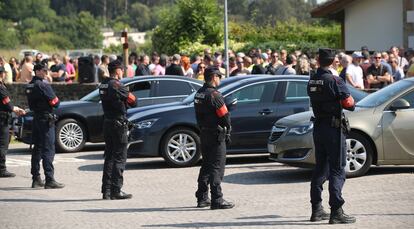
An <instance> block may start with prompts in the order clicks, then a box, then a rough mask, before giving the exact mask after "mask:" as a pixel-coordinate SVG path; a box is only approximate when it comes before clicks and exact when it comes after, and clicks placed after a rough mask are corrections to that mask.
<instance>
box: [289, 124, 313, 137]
mask: <svg viewBox="0 0 414 229" xmlns="http://www.w3.org/2000/svg"><path fill="white" fill-rule="evenodd" d="M312 130H313V122H311V123H310V124H308V125H302V126H295V127H292V128H290V129H289V131H288V133H287V135H304V134H307V133H309V132H310V131H312Z"/></svg>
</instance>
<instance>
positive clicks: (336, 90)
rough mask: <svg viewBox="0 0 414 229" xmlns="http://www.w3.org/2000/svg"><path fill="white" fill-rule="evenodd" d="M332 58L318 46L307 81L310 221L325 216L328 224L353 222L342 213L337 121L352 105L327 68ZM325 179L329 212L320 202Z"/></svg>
mask: <svg viewBox="0 0 414 229" xmlns="http://www.w3.org/2000/svg"><path fill="white" fill-rule="evenodd" d="M334 58H335V52H334V50H331V49H319V64H320V67H319V68H318V70H317V72H316V74H315V75H313V76H311V78H310V80H309V83H308V95H309V97H310V101H311V105H312V109H313V114H314V118H313V121H314V129H313V141H314V144H315V158H316V166H315V169H314V171H313V176H312V181H311V191H310V195H311V203H312V216H311V218H310V221H313V222H315V221H321V220H327V219H329V223H330V224H337V223H354V222H355V221H356V220H355V217H352V216H348V215H346V214H345V213H344V211H343V210H342V205H343V204H344V202H345V201H344V199H343V198H342V193H341V191H342V187H343V185H344V182H345V169H344V168H345V165H346V154H345V152H346V146H345V135H344V128H343V125H341V124H342V123H344V122H342V121H344V120H343V119H342V118H343V117H344V116H343V113H342V111H343V109H346V110H351V111H353V110H354V109H355V106H354V99H353V98H352V96H351V95H350V93H349V91H348V89H347V87H346V85H345V82H344V81H343V80H342V79H341V78H339V77H337V76H334V75H332V73H331V72H330V71H329V66H330V65H331V64H332V62H333V60H334ZM326 180H329V205H330V207H331V214H330V215H329V214H328V213H326V212H325V211H324V209H323V207H322V204H321V203H322V185H323V183H324V182H325V181H326Z"/></svg>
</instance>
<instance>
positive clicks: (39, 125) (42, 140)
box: [31, 114, 55, 182]
mask: <svg viewBox="0 0 414 229" xmlns="http://www.w3.org/2000/svg"><path fill="white" fill-rule="evenodd" d="M32 138H33V144H34V147H33V150H32V169H31V173H32V179H35V178H36V177H38V176H40V160H42V165H43V170H44V172H45V177H46V182H48V181H54V171H55V168H54V167H53V160H54V158H55V123H54V120H51V119H50V117H49V116H48V115H47V114H40V115H38V114H35V115H34V118H33V133H32Z"/></svg>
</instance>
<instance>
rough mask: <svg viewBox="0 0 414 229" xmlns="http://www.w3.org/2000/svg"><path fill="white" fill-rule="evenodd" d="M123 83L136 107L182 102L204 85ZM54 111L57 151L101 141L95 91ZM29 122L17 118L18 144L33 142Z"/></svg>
mask: <svg viewBox="0 0 414 229" xmlns="http://www.w3.org/2000/svg"><path fill="white" fill-rule="evenodd" d="M122 82H123V83H124V84H125V85H126V86H128V87H129V90H130V91H131V92H132V93H133V94H134V95H135V96H136V97H137V99H138V106H139V107H146V106H149V105H153V104H166V103H171V102H174V101H181V100H183V99H184V98H186V97H187V96H188V95H189V94H191V93H193V92H195V91H197V90H198V89H199V88H200V87H201V86H202V84H203V82H202V81H199V80H195V79H191V78H186V77H182V76H139V77H134V78H126V79H122ZM54 112H55V113H56V114H57V115H58V118H59V120H58V121H57V123H56V147H57V150H58V151H60V152H76V151H80V150H81V149H82V148H83V147H84V145H85V142H103V130H102V125H103V124H102V123H103V110H102V105H101V103H100V97H99V92H98V90H97V89H96V90H94V91H92V92H91V93H89V94H88V95H86V96H84V97H83V98H81V99H80V100H79V101H67V102H61V104H60V106H59V108H58V109H56V110H55V111H54ZM32 120H33V117H32V114H31V113H29V114H28V115H26V116H23V117H20V118H18V119H17V121H16V123H15V125H16V128H15V129H16V130H17V131H16V132H17V133H16V134H15V135H16V136H17V139H18V140H19V141H22V142H24V143H27V144H31V143H32V137H31V134H32V131H31V128H32V125H31V124H32Z"/></svg>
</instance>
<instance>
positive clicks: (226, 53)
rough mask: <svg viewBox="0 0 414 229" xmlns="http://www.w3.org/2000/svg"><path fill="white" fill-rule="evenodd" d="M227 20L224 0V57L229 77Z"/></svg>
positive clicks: (225, 0) (225, 1)
mask: <svg viewBox="0 0 414 229" xmlns="http://www.w3.org/2000/svg"><path fill="white" fill-rule="evenodd" d="M228 37H229V33H228V20H227V0H224V53H225V54H224V57H225V58H226V60H225V65H226V78H227V77H229V74H230V73H229V44H228Z"/></svg>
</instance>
